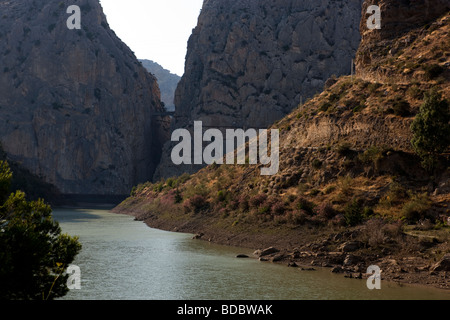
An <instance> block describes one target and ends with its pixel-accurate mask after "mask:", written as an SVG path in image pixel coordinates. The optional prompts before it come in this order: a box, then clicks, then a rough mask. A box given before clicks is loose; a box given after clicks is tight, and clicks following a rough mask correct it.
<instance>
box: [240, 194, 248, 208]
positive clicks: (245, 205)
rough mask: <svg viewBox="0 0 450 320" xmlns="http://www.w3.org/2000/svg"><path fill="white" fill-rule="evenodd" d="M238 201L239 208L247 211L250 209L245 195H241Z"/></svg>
mask: <svg viewBox="0 0 450 320" xmlns="http://www.w3.org/2000/svg"><path fill="white" fill-rule="evenodd" d="M238 201H239V208H241V210H242V211H248V210H249V209H250V203H249V201H248V197H247V196H246V195H242V196H241V197H240V198H239V200H238Z"/></svg>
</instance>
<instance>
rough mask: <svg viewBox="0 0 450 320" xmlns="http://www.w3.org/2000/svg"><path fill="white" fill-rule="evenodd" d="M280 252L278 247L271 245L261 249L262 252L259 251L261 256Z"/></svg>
mask: <svg viewBox="0 0 450 320" xmlns="http://www.w3.org/2000/svg"><path fill="white" fill-rule="evenodd" d="M278 252H280V250H278V249H277V248H274V247H270V248H267V249H264V250H261V252H260V253H259V256H260V257H264V256H268V255H270V254H274V253H278Z"/></svg>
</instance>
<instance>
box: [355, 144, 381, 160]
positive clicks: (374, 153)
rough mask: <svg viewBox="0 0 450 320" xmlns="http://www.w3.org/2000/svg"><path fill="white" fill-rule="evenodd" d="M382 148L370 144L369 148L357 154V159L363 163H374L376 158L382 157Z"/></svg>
mask: <svg viewBox="0 0 450 320" xmlns="http://www.w3.org/2000/svg"><path fill="white" fill-rule="evenodd" d="M382 156H383V155H382V150H381V148H379V147H377V146H371V147H370V148H369V149H367V150H366V151H364V152H363V153H361V154H360V155H359V156H358V159H359V161H361V162H362V163H364V164H370V163H375V162H376V161H377V160H378V159H380V158H381V157H382Z"/></svg>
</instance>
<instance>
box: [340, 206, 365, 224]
mask: <svg viewBox="0 0 450 320" xmlns="http://www.w3.org/2000/svg"><path fill="white" fill-rule="evenodd" d="M344 219H345V223H346V224H347V226H350V227H352V226H356V225H358V224H360V223H361V222H363V220H364V212H363V208H362V206H361V201H360V200H357V199H354V200H353V201H351V202H349V203H348V204H347V205H346V206H345V209H344Z"/></svg>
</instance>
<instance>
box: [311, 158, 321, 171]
mask: <svg viewBox="0 0 450 320" xmlns="http://www.w3.org/2000/svg"><path fill="white" fill-rule="evenodd" d="M322 164H323V162H322V161H320V160H318V159H314V160H313V161H312V163H311V166H312V167H313V168H314V169H316V170H319V169H320V168H321V167H322Z"/></svg>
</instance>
